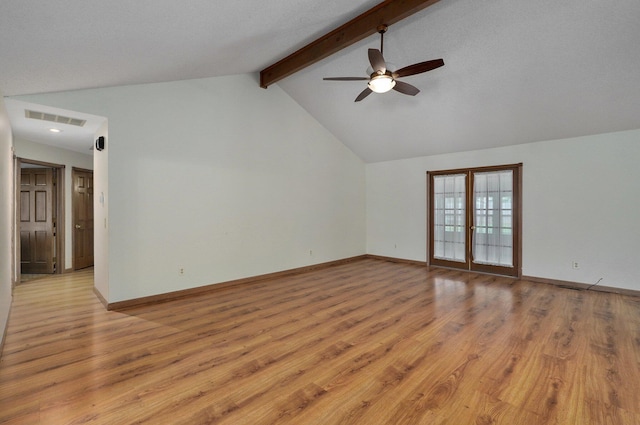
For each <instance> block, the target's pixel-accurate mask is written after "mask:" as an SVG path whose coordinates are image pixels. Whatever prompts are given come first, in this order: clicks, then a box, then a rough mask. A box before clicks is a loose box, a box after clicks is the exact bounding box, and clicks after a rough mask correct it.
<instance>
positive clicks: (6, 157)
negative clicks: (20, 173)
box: [0, 92, 13, 341]
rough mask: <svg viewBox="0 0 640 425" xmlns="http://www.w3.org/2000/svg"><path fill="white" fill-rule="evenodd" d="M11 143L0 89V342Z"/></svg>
mask: <svg viewBox="0 0 640 425" xmlns="http://www.w3.org/2000/svg"><path fill="white" fill-rule="evenodd" d="M12 146H13V142H12V138H11V127H10V125H9V116H8V115H7V111H6V109H5V107H4V99H3V97H2V93H1V92H0V341H1V340H2V339H3V338H4V331H5V327H6V325H7V319H8V317H9V309H10V307H11V285H12V281H11V234H12V231H13V230H12V229H13V226H12V214H11V210H12V207H13V154H12V152H11V149H12Z"/></svg>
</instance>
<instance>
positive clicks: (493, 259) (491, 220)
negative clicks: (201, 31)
mask: <svg viewBox="0 0 640 425" xmlns="http://www.w3.org/2000/svg"><path fill="white" fill-rule="evenodd" d="M473 196H474V203H475V213H474V226H475V230H474V233H473V261H474V263H477V264H489V265H497V266H508V267H511V266H512V265H513V220H512V216H513V171H511V170H508V171H499V172H487V173H475V174H474V188H473Z"/></svg>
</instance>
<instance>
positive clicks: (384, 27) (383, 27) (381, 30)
mask: <svg viewBox="0 0 640 425" xmlns="http://www.w3.org/2000/svg"><path fill="white" fill-rule="evenodd" d="M387 28H388V27H387V25H385V24H382V25H378V33H379V34H380V54H381V55H384V33H385V32H387Z"/></svg>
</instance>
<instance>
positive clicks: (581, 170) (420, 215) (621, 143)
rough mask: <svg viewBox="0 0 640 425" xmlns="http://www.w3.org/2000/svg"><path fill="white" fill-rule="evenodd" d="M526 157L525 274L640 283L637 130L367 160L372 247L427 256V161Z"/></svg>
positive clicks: (431, 167) (637, 286)
mask: <svg viewBox="0 0 640 425" xmlns="http://www.w3.org/2000/svg"><path fill="white" fill-rule="evenodd" d="M519 162H522V163H523V164H524V165H523V264H522V265H523V268H522V270H523V274H524V275H525V276H535V277H543V278H548V279H558V280H566V281H573V282H580V283H595V282H596V281H597V280H598V279H600V278H603V280H602V281H601V282H600V285H604V286H612V287H619V288H626V289H633V290H640V279H638V276H639V274H638V267H637V261H638V255H639V254H640V220H638V214H639V213H638V212H639V211H640V166H638V164H640V130H634V131H626V132H619V133H611V134H603V135H596V136H588V137H579V138H573V139H565V140H553V141H547V142H539V143H530V144H526V145H518V146H511V147H506V148H499V149H487V150H481V151H474V152H464V153H456V154H449V155H438V156H431V157H422V158H414V159H407V160H399V161H390V162H381V163H375V164H368V165H367V166H366V168H367V252H368V253H370V254H376V255H384V256H391V257H399V258H406V259H411V260H419V261H426V257H427V252H426V245H427V242H426V214H427V213H426V172H427V171H435V170H447V169H454V168H463V167H479V166H487V165H500V164H512V163H519ZM395 246H397V248H396V247H395ZM573 261H577V262H579V264H580V268H579V269H578V270H574V269H572V267H571V264H572V262H573Z"/></svg>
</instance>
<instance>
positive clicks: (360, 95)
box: [354, 87, 373, 102]
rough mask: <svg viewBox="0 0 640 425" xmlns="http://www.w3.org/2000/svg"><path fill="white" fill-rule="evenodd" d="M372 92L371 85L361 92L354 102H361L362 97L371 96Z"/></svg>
mask: <svg viewBox="0 0 640 425" xmlns="http://www.w3.org/2000/svg"><path fill="white" fill-rule="evenodd" d="M371 93H373V91H372V90H371V89H370V88H369V87H367V88H366V89H364V90H362V93H360V94H359V95H358V97H356V100H354V102H360V101H361V100H362V99H364V98H365V97H367V96H369V95H370V94H371Z"/></svg>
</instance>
